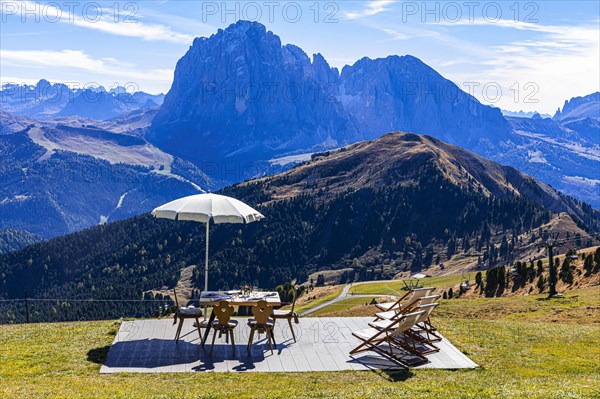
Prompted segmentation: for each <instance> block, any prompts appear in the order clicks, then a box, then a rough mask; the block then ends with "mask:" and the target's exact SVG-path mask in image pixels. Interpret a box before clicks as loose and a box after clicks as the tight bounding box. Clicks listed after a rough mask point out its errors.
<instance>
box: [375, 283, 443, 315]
mask: <svg viewBox="0 0 600 399" xmlns="http://www.w3.org/2000/svg"><path fill="white" fill-rule="evenodd" d="M434 289H435V288H433V287H426V288H415V289H414V290H412V291H409V292H407V293H406V294H404V295H403V296H402V297H400V298H398V299H396V300H395V301H393V302H385V303H378V304H376V305H375V306H377V307H378V308H379V309H381V310H382V311H384V312H388V311H390V310H396V311H400V310H402V309H403V308H406V307H408V306H411V305H414V304H415V302H416V301H417V300H418V299H420V298H422V297H424V296H428V295H429V294H431V293H432V292H433V290H434Z"/></svg>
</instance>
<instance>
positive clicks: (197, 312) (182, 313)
mask: <svg viewBox="0 0 600 399" xmlns="http://www.w3.org/2000/svg"><path fill="white" fill-rule="evenodd" d="M173 295H174V296H175V305H176V306H177V310H176V311H175V316H174V320H173V324H175V323H177V320H179V325H178V326H177V333H175V341H179V338H180V337H181V329H182V328H183V321H184V320H186V319H195V320H196V323H195V324H194V326H195V327H196V328H197V329H198V335H200V340H202V332H201V331H200V329H201V328H206V327H207V326H208V324H207V323H206V322H205V321H202V322H201V321H200V317H202V316H203V314H202V309H199V308H187V307H184V306H179V300H178V299H177V290H175V289H173Z"/></svg>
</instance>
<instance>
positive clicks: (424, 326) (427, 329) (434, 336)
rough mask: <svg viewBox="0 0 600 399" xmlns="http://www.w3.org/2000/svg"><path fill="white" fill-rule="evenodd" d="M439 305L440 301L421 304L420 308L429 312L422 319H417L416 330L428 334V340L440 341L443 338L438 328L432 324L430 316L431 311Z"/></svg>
mask: <svg viewBox="0 0 600 399" xmlns="http://www.w3.org/2000/svg"><path fill="white" fill-rule="evenodd" d="M438 305H439V303H437V302H434V303H431V304H427V305H420V306H419V307H418V308H417V309H418V310H426V311H427V313H426V314H425V315H424V317H422V318H421V319H420V320H418V321H417V324H415V327H414V328H413V330H414V331H416V332H418V333H420V334H421V335H422V334H423V333H424V334H425V335H426V337H427V338H426V339H427V341H428V342H439V341H441V340H442V337H441V336H440V335H439V334H438V333H437V328H435V327H434V326H433V324H431V320H430V316H431V312H433V310H434V309H435V308H436V307H437V306H438Z"/></svg>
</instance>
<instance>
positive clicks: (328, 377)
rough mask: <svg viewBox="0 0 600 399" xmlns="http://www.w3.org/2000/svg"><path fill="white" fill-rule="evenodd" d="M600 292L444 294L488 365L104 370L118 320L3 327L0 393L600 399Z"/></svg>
mask: <svg viewBox="0 0 600 399" xmlns="http://www.w3.org/2000/svg"><path fill="white" fill-rule="evenodd" d="M599 294H600V291H599V287H592V288H587V289H583V290H578V291H575V292H573V293H572V294H570V295H569V296H568V297H567V298H565V299H561V300H552V301H543V300H538V297H537V296H530V297H514V298H501V299H479V298H478V299H458V300H448V301H444V302H443V303H442V305H441V306H440V309H439V312H438V315H437V317H436V318H435V320H434V322H435V323H436V324H437V325H438V327H439V329H440V330H441V332H442V333H443V334H444V335H445V336H446V337H448V338H449V339H450V340H451V341H452V342H453V343H454V344H455V345H456V346H457V347H458V348H459V349H461V350H462V351H463V352H465V353H466V354H467V355H468V356H469V357H470V358H471V359H472V360H473V361H475V362H476V363H478V364H479V365H480V366H481V367H480V368H479V369H475V370H458V371H451V370H410V371H400V372H394V373H391V372H382V371H364V372H357V371H354V372H352V371H348V372H323V373H287V374H285V373H248V374H233V373H182V374H109V375H101V374H99V369H100V363H101V362H102V360H103V358H104V356H105V355H106V352H107V348H108V346H109V345H110V344H111V342H112V340H113V338H114V334H115V332H116V331H117V329H118V326H119V324H118V322H114V321H98V322H78V323H54V324H33V325H3V326H0V339H2V341H1V342H2V345H1V346H0V397H2V398H128V399H132V398H165V399H167V398H168V399H172V398H174V399H176V398H220V397H231V398H254V397H261V398H279V397H310V398H363V397H369V398H388V397H407V398H435V399H437V398H540V399H541V398H544V399H546V398H600V377H599V376H600V360H599V359H600V324H599V322H598V313H597V311H598V303H599V302H598V295H599ZM353 299H358V298H353ZM361 299H362V300H363V301H364V300H365V298H361ZM363 303H364V302H363Z"/></svg>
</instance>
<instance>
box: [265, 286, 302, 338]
mask: <svg viewBox="0 0 600 399" xmlns="http://www.w3.org/2000/svg"><path fill="white" fill-rule="evenodd" d="M293 290H294V299H293V301H292V308H291V309H290V310H286V309H275V310H273V315H272V316H271V318H272V319H273V324H275V322H276V321H277V320H279V319H283V320H287V322H288V325H289V326H290V331H291V332H292V338H294V342H296V334H295V333H294V328H293V327H292V319H294V321H295V322H296V324H297V323H299V320H298V315H297V314H296V312H294V307H295V306H296V298H297V297H298V295H297V293H298V291H296V289H295V288H293Z"/></svg>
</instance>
